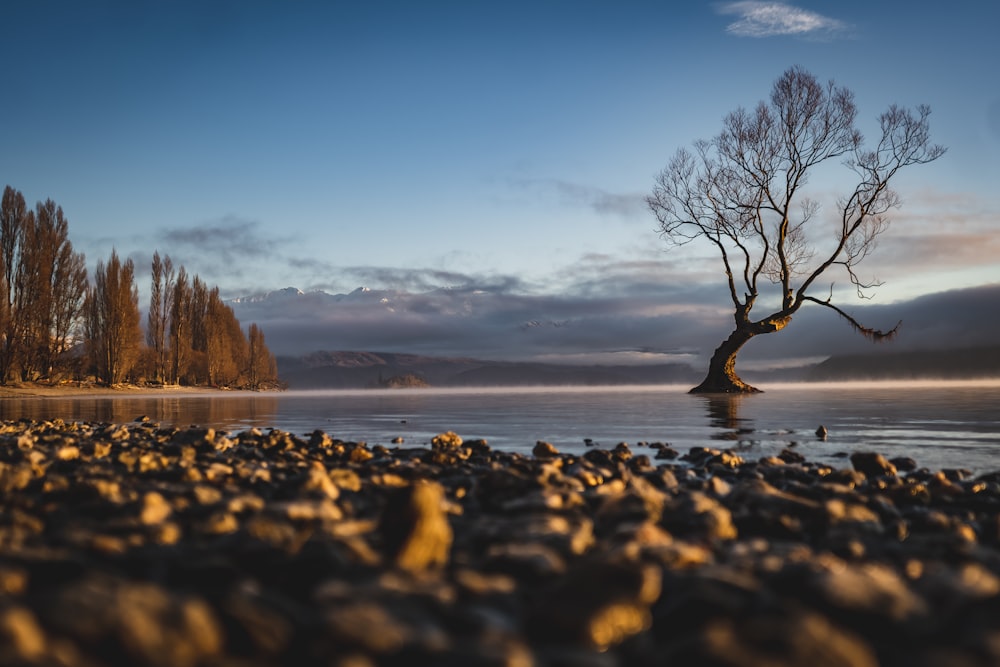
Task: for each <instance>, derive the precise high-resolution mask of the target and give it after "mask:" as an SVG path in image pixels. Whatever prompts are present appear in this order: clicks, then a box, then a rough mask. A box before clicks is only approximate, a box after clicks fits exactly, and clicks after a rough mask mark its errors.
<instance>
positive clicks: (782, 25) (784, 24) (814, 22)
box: [717, 1, 847, 37]
mask: <svg viewBox="0 0 1000 667" xmlns="http://www.w3.org/2000/svg"><path fill="white" fill-rule="evenodd" d="M717 11H718V13H720V14H724V15H729V14H735V15H737V16H738V17H739V18H738V19H737V20H736V21H734V22H733V23H730V24H729V25H728V26H726V32H729V33H731V34H733V35H736V36H738V37H776V36H781V35H793V36H798V37H803V36H810V37H830V36H834V35H836V34H838V33H841V32H843V31H844V30H845V29H846V28H847V24H845V23H843V22H842V21H838V20H837V19H833V18H829V17H827V16H823V15H822V14H817V13H816V12H811V11H809V10H807V9H800V8H799V7H794V6H792V5H788V4H785V3H782V2H753V1H746V2H730V3H726V4H722V5H719V7H718V10H717Z"/></svg>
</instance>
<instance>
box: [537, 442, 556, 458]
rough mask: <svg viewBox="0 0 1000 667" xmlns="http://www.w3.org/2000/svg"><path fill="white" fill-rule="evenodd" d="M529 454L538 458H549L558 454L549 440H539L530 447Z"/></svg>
mask: <svg viewBox="0 0 1000 667" xmlns="http://www.w3.org/2000/svg"><path fill="white" fill-rule="evenodd" d="M531 455H532V456H534V457H535V458H539V459H550V458H552V457H555V456H559V450H558V449H556V447H555V445H553V444H552V443H551V442H545V441H544V440H539V441H538V442H536V443H535V446H534V447H533V448H532V450H531Z"/></svg>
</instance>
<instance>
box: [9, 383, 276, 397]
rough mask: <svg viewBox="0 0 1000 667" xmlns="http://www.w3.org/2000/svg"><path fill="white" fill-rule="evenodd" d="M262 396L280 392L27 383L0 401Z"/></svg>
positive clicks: (212, 388) (183, 387) (11, 386)
mask: <svg viewBox="0 0 1000 667" xmlns="http://www.w3.org/2000/svg"><path fill="white" fill-rule="evenodd" d="M261 393H279V390H274V391H269V390H264V391H251V390H248V389H219V388H217V387H185V386H181V385H163V386H160V387H152V386H139V385H121V386H118V387H102V386H97V385H90V386H83V385H76V384H59V385H49V384H36V383H31V382H25V383H22V384H19V385H0V399H4V398H74V397H81V396H82V397H92V398H133V397H143V396H163V395H169V396H239V395H254V394H261Z"/></svg>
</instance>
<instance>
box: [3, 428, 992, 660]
mask: <svg viewBox="0 0 1000 667" xmlns="http://www.w3.org/2000/svg"><path fill="white" fill-rule="evenodd" d="M744 456H746V454H745V453H742V452H739V451H736V450H729V449H712V448H706V447H693V448H691V449H690V450H689V451H687V452H685V453H683V454H682V453H680V452H676V451H673V450H671V449H669V448H668V447H663V448H653V447H639V446H636V447H634V448H630V447H629V446H627V445H624V444H622V445H618V446H616V447H614V448H613V449H601V448H593V449H590V450H588V451H587V452H586V453H584V454H581V455H575V454H566V453H561V452H559V451H558V450H557V449H556V448H555V447H553V446H552V445H551V444H548V443H544V442H539V443H538V444H537V445H536V446H535V448H534V451H533V453H532V454H530V455H528V454H517V453H511V452H503V451H498V450H493V449H491V448H490V447H489V445H488V444H487V443H486V442H485V441H481V440H475V441H466V442H463V441H462V439H461V438H460V437H459V436H457V435H456V434H454V433H451V432H446V433H441V434H439V435H438V436H436V437H435V438H434V439H433V441H432V444H431V445H430V446H427V447H392V448H387V447H384V446H380V445H373V446H368V445H366V444H365V443H363V442H345V441H342V440H339V439H336V438H333V437H331V436H329V435H327V434H326V433H324V432H322V431H315V432H313V433H311V434H308V435H305V436H296V435H294V434H291V433H287V432H282V431H268V432H266V433H265V432H262V431H261V430H259V429H248V430H246V431H243V432H240V433H234V434H222V433H219V432H216V431H215V430H213V429H211V428H187V429H178V428H172V427H171V428H165V427H161V426H160V425H159V424H156V423H153V422H149V421H145V420H138V421H135V422H132V423H126V424H104V423H96V422H92V423H87V422H83V423H72V424H59V423H55V422H46V421H34V422H10V421H5V422H0V636H3V637H4V638H5V639H6V640H7V641H6V642H0V663H4V664H7V663H14V664H21V665H39V666H41V665H49V664H62V665H69V666H71V667H72V666H74V665H80V666H81V667H83V666H84V665H106V664H137V665H164V666H166V665H179V666H182V667H198V666H200V665H206V666H207V665H215V664H240V665H251V666H253V667H265V666H270V665H275V666H276V665H286V664H302V665H321V664H322V665H328V664H340V665H346V664H351V665H362V666H374V665H403V664H407V665H408V664H449V665H451V664H454V665H458V664H488V665H511V666H513V665H537V666H538V667H549V666H551V667H557V666H563V665H583V664H586V665H594V666H597V667H617V666H619V665H637V666H639V667H647V666H648V667H652V666H653V665H659V664H667V663H669V664H678V665H695V664H711V665H716V666H731V667H747V666H748V665H753V664H761V663H764V662H766V663H767V664H774V665H786V666H789V667H791V666H796V665H808V666H809V667H819V666H820V665H822V667H848V666H851V667H876V665H907V666H910V665H917V666H923V667H931V666H936V665H952V664H962V665H984V666H985V665H991V664H998V663H1000V642H997V637H1000V614H998V613H997V610H998V608H1000V522H998V520H997V516H998V515H1000V471H998V472H993V473H988V474H984V475H976V476H974V475H971V474H968V473H966V472H963V471H961V470H945V471H931V470H927V469H922V468H917V467H916V465H915V464H912V465H911V463H912V461H908V460H905V459H902V458H900V459H893V460H892V461H888V460H886V459H885V458H884V457H882V456H880V455H878V454H875V453H871V452H856V453H855V454H853V455H852V456H851V458H850V460H849V461H846V460H845V461H844V462H843V463H842V464H837V465H836V466H834V465H829V464H822V463H815V462H811V461H808V460H806V459H805V457H803V456H802V455H800V454H798V453H796V452H795V451H792V450H785V451H782V452H781V453H780V455H778V456H769V457H763V458H758V459H753V458H749V457H747V458H744ZM819 658H822V659H819Z"/></svg>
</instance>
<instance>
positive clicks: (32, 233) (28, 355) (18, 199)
mask: <svg viewBox="0 0 1000 667" xmlns="http://www.w3.org/2000/svg"><path fill="white" fill-rule="evenodd" d="M0 237H2V240H0V268H2V270H0V302H2V303H0V381H6V380H7V378H8V377H9V376H10V374H11V372H12V371H13V370H14V369H17V370H18V372H19V374H20V376H21V377H22V378H23V379H30V378H35V377H38V376H50V377H51V376H53V375H55V374H56V373H57V372H58V371H59V370H60V367H61V366H62V365H63V363H64V362H65V359H64V355H65V354H66V352H67V351H68V350H69V348H70V347H71V346H72V345H73V344H74V343H75V338H74V334H75V333H76V329H77V326H78V324H79V321H80V315H81V310H82V307H83V297H84V293H85V291H86V288H87V269H86V265H85V258H84V256H83V254H82V253H77V252H75V251H74V250H73V244H72V243H71V242H70V240H69V223H68V221H67V220H66V218H65V216H64V215H63V210H62V208H61V207H59V206H57V205H56V204H55V202H53V201H52V200H51V199H49V200H46V201H45V202H44V203H42V202H39V203H38V205H37V206H36V207H35V211H33V212H32V211H29V210H27V207H26V206H25V203H24V197H23V195H21V193H20V192H17V191H16V190H14V189H13V188H11V187H10V186H8V187H7V188H6V189H5V191H4V197H3V203H2V220H0Z"/></svg>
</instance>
